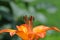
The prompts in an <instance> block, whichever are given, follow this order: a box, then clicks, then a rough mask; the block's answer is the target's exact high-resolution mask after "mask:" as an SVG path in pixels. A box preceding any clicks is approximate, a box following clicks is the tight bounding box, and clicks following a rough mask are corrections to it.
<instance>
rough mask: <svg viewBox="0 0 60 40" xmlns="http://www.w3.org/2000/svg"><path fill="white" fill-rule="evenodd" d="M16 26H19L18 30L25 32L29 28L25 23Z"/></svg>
mask: <svg viewBox="0 0 60 40" xmlns="http://www.w3.org/2000/svg"><path fill="white" fill-rule="evenodd" d="M16 27H17V29H18V31H23V32H25V33H27V32H28V29H27V27H26V25H25V24H24V25H21V26H16Z"/></svg>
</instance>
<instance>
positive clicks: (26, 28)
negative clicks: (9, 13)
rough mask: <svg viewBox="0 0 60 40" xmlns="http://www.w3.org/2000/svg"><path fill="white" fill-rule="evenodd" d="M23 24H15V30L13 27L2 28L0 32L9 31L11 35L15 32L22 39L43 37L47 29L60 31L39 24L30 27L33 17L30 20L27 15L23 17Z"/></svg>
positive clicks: (28, 39) (33, 39) (31, 39)
mask: <svg viewBox="0 0 60 40" xmlns="http://www.w3.org/2000/svg"><path fill="white" fill-rule="evenodd" d="M24 20H25V24H22V25H20V26H16V27H17V30H13V29H3V30H0V33H3V32H9V33H10V35H11V36H13V35H14V34H16V35H17V36H19V37H20V38H22V40H38V39H39V38H44V37H45V35H46V31H48V30H56V31H58V32H60V30H59V29H58V28H56V27H51V28H50V27H47V26H44V25H39V26H36V27H35V28H32V26H33V25H32V22H33V17H32V16H31V17H30V20H28V19H27V16H25V17H24Z"/></svg>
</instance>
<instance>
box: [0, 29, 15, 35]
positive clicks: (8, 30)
mask: <svg viewBox="0 0 60 40" xmlns="http://www.w3.org/2000/svg"><path fill="white" fill-rule="evenodd" d="M4 32H9V33H10V36H13V35H14V34H15V32H16V30H12V29H3V30H0V33H4Z"/></svg>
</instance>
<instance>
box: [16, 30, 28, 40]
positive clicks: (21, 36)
mask: <svg viewBox="0 0 60 40" xmlns="http://www.w3.org/2000/svg"><path fill="white" fill-rule="evenodd" d="M16 34H17V35H18V36H19V37H20V38H22V39H23V40H28V35H27V34H28V33H24V32H23V31H16Z"/></svg>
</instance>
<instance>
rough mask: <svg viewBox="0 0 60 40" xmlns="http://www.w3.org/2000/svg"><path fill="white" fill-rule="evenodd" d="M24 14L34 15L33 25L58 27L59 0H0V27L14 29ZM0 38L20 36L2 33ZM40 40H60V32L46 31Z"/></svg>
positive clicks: (1, 39) (5, 39) (10, 39)
mask: <svg viewBox="0 0 60 40" xmlns="http://www.w3.org/2000/svg"><path fill="white" fill-rule="evenodd" d="M24 15H27V16H28V17H29V16H34V18H35V19H34V22H33V23H34V26H37V25H46V26H49V27H52V26H56V27H58V28H60V0H0V29H5V28H12V29H16V25H21V24H23V23H24V20H23V16H24ZM0 40H20V38H19V37H18V36H16V35H14V36H13V37H11V36H10V35H9V33H3V34H1V35H0ZM40 40H60V33H59V32H56V31H48V32H47V34H46V37H45V38H43V39H40Z"/></svg>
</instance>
